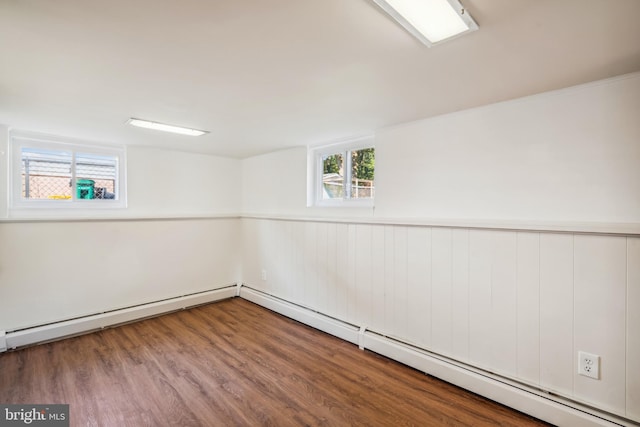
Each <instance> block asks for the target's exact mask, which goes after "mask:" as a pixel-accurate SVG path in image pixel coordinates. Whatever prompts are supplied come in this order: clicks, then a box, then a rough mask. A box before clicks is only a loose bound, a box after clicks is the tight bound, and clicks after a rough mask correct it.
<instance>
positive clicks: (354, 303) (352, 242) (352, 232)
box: [346, 224, 358, 324]
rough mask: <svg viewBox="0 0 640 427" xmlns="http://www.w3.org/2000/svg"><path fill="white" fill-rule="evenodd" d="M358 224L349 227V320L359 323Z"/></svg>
mask: <svg viewBox="0 0 640 427" xmlns="http://www.w3.org/2000/svg"><path fill="white" fill-rule="evenodd" d="M357 249H358V248H357V247H356V225H354V224H349V225H348V228H347V317H346V319H347V321H348V322H351V323H353V324H357V323H358V318H357V314H358V313H357V308H358V295H357V294H356V251H357Z"/></svg>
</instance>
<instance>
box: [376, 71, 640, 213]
mask: <svg viewBox="0 0 640 427" xmlns="http://www.w3.org/2000/svg"><path fill="white" fill-rule="evenodd" d="M638 117H640V73H636V74H633V75H629V76H624V77H621V78H617V79H612V80H607V81H602V82H597V83H592V84H589V85H585V86H581V87H576V88H569V89H565V90H562V91H558V92H552V93H548V94H543V95H538V96H533V97H530V98H525V99H521V100H516V101H511V102H505V103H501V104H495V105H491V106H488V107H483V108H477V109H474V110H469V111H464V112H460V113H455V114H450V115H446V116H442V117H437V118H434V119H430V120H424V121H420V122H414V123H410V124H406V125H403V126H398V127H395V128H390V129H385V130H382V131H381V132H379V133H378V135H377V138H376V148H377V150H376V154H377V157H378V159H379V167H378V168H377V169H376V178H377V180H378V186H377V189H376V193H377V198H376V214H378V215H380V216H398V215H402V216H408V217H428V218H463V219H499V220H502V219H506V220H513V219H517V220H542V221H566V222H583V221H584V222H592V221H593V222H604V223H619V222H622V223H640V120H638Z"/></svg>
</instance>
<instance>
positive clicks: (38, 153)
mask: <svg viewBox="0 0 640 427" xmlns="http://www.w3.org/2000/svg"><path fill="white" fill-rule="evenodd" d="M10 148H11V207H12V208H16V209H29V208H89V209H93V208H105V207H112V208H117V207H125V205H126V203H125V201H126V197H125V183H124V161H125V150H124V147H121V146H98V145H93V144H87V143H83V142H78V141H72V140H70V139H66V138H60V137H53V136H47V135H40V134H31V133H25V132H19V133H18V132H12V133H11V146H10Z"/></svg>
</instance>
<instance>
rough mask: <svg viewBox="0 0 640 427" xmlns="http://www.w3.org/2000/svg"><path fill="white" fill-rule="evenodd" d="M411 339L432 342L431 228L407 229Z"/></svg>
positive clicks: (426, 345)
mask: <svg viewBox="0 0 640 427" xmlns="http://www.w3.org/2000/svg"><path fill="white" fill-rule="evenodd" d="M406 338H407V339H409V340H410V341H411V342H413V343H416V344H418V345H422V346H425V347H427V348H428V347H429V346H430V344H431V229H429V228H425V227H409V228H408V229H407V335H406Z"/></svg>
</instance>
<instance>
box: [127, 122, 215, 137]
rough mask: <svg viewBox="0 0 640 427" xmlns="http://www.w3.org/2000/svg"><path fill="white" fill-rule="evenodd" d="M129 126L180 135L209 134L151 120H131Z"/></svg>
mask: <svg viewBox="0 0 640 427" xmlns="http://www.w3.org/2000/svg"><path fill="white" fill-rule="evenodd" d="M127 124H130V125H132V126H137V127H139V128H145V129H153V130H160V131H163V132H171V133H179V134H180V135H189V136H200V135H204V134H205V133H209V132H207V131H204V130H198V129H190V128H184V127H182V126H173V125H167V124H164V123H158V122H150V121H149V120H141V119H134V118H131V119H129V120H127Z"/></svg>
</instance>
